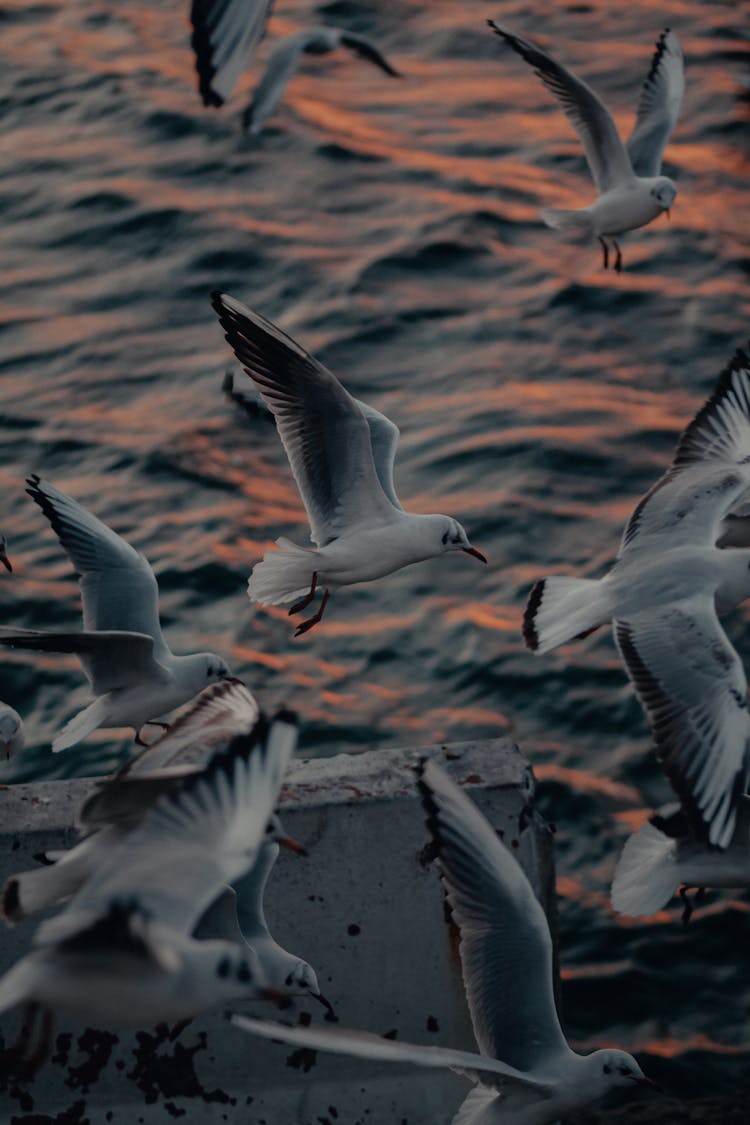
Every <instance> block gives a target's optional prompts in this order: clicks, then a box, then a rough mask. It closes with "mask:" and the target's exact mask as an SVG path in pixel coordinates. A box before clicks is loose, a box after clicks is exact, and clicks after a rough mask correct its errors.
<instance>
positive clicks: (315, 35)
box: [242, 27, 401, 134]
mask: <svg viewBox="0 0 750 1125" xmlns="http://www.w3.org/2000/svg"><path fill="white" fill-rule="evenodd" d="M337 47H347V48H349V50H350V51H353V52H354V53H355V54H357V55H359V56H360V57H361V58H363V59H367V60H368V61H369V62H372V63H374V64H375V66H378V67H380V69H381V70H383V71H385V73H386V74H389V75H390V76H391V78H400V77H401V75H400V74H399V72H398V71H397V70H395V69H394V68H393V67H392V66H391V64H390V63H389V62H388V60H387V59H386V58H385V56H384V55H382V54H381V53H380V51H379V50H378V48H377V47H376V46H375V44H374V43H372V42H371V41H370V40H369V39H365V38H364V37H363V36H361V35H354V34H352V33H351V32H349V31H344V30H343V28H340V27H310V28H305V29H304V30H303V31H295V32H293V33H292V34H291V35H287V36H285V38H284V39H282V40H280V42H279V43H277V44H276V46H275V47H274V49H273V50H272V51H271V54H270V55H269V58H268V64H267V66H266V72H265V74H264V75H263V77H262V78H261V80H260V82H259V83H258V86H257V88H256V90H255V93H254V94H253V100H252V101H251V103H250V105H249V106H248V107H247V109H246V110H245V112H244V114H243V118H242V124H243V127H244V129H245V132H247V133H252V134H257V133H260V131H261V130H262V128H263V125H264V123H265V121H266V120H267V118H269V117H270V116H271V114H272V113H273V112H274V110H275V109H276V107H277V105H278V104H279V102H280V101H281V99H282V98H283V96H284V91H285V89H286V87H287V83H288V82H289V79H290V78H291V77H292V75H293V74H294V72H295V71H296V70H297V67H298V66H299V64H300V61H301V59H302V56H303V55H326V54H328V53H329V52H330V51H335V50H336V49H337Z"/></svg>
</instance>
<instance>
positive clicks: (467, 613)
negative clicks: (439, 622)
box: [445, 602, 521, 633]
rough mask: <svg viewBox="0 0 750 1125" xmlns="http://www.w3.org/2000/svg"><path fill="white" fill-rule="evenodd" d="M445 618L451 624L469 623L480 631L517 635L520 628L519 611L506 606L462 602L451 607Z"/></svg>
mask: <svg viewBox="0 0 750 1125" xmlns="http://www.w3.org/2000/svg"><path fill="white" fill-rule="evenodd" d="M445 617H446V619H447V620H448V621H450V622H451V623H453V624H459V625H460V624H463V623H464V622H469V623H470V624H471V625H477V626H479V628H480V629H491V630H493V631H494V632H497V633H517V632H518V630H519V629H520V627H521V611H520V610H519V609H518V608H517V607H514V608H510V607H507V606H491V605H487V603H486V602H462V603H461V604H460V605H455V606H451V607H450V608H448V609H447V610H446V612H445Z"/></svg>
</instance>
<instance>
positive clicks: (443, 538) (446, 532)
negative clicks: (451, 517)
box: [441, 531, 450, 546]
mask: <svg viewBox="0 0 750 1125" xmlns="http://www.w3.org/2000/svg"><path fill="white" fill-rule="evenodd" d="M449 536H450V531H445V532H443V537H442V539H441V542H442V544H443V546H445V544H446V543H447V542H448V537H449Z"/></svg>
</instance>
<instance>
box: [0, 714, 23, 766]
mask: <svg viewBox="0 0 750 1125" xmlns="http://www.w3.org/2000/svg"><path fill="white" fill-rule="evenodd" d="M25 745H26V734H25V732H24V729H23V719H22V718H21V716H20V715H19V714H18V711H16V710H14V709H13V707H11V706H10V704H9V703H0V751H3V752H4V754H5V757H6V758H10V756H11V754H19V753H20V752H21V750H23V748H24V746H25Z"/></svg>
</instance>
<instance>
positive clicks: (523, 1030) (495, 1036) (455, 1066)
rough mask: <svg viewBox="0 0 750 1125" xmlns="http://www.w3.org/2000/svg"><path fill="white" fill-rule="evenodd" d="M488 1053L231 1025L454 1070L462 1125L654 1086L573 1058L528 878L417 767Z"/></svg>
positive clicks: (537, 1117)
mask: <svg viewBox="0 0 750 1125" xmlns="http://www.w3.org/2000/svg"><path fill="white" fill-rule="evenodd" d="M419 774H420V788H421V790H422V798H423V802H424V805H425V808H426V810H427V825H428V827H429V829H430V832H431V834H432V837H433V840H434V842H435V846H436V850H437V858H438V863H439V865H440V873H441V876H442V880H443V885H444V887H445V890H446V894H447V897H448V903H449V905H450V908H451V911H452V916H453V921H454V922H455V923H456V925H457V926H458V929H459V931H460V934H461V946H460V950H461V964H462V969H463V978H464V987H465V989H466V998H467V1001H468V1004H469V1011H470V1013H471V1019H472V1024H473V1027H474V1034H475V1036H476V1039H477V1044H478V1046H479V1050H480V1052H481V1054H474V1053H472V1052H470V1051H458V1050H453V1049H451V1048H447V1047H432V1046H422V1045H418V1044H416V1043H402V1042H398V1041H393V1040H391V1039H384V1038H380V1037H379V1036H377V1035H371V1034H368V1033H366V1032H361V1031H350V1030H344V1029H341V1030H339V1029H333V1028H331V1029H329V1028H321V1027H293V1028H290V1027H286V1026H284V1025H281V1024H278V1023H274V1022H271V1021H265V1020H255V1019H246V1018H245V1017H244V1016H233V1017H232V1019H233V1022H234V1023H235V1024H236V1025H237V1026H238V1027H241V1028H243V1029H244V1030H245V1031H250V1032H253V1033H254V1034H256V1035H261V1036H262V1037H263V1038H265V1039H273V1040H276V1041H279V1040H280V1041H281V1042H283V1043H290V1044H292V1045H294V1046H302V1047H309V1048H312V1049H313V1050H327V1051H335V1052H336V1053H338V1054H344V1055H353V1056H355V1057H357V1058H366V1059H382V1060H384V1061H388V1062H401V1063H412V1064H414V1065H416V1066H426V1067H437V1068H442V1069H451V1070H456V1071H458V1072H459V1073H460V1074H462V1075H464V1076H465V1077H467V1078H469V1079H470V1080H471V1081H472V1082H474V1083H475V1084H476V1085H475V1088H474V1090H472V1092H471V1093H470V1094H469V1095H468V1097H467V1098H466V1099H465V1101H464V1103H463V1105H462V1106H461V1108H460V1109H459V1111H458V1114H457V1115H456V1117H454V1119H453V1121H454V1125H495V1123H497V1125H545V1123H548V1122H553V1121H557V1120H558V1119H559V1118H561V1117H564V1116H567V1115H568V1114H570V1113H575V1112H576V1111H577V1110H579V1109H582V1108H583V1107H584V1106H587V1105H588V1104H589V1103H590V1102H592V1101H595V1100H596V1099H597V1098H599V1097H601V1096H602V1095H604V1094H605V1093H607V1091H609V1090H611V1089H613V1088H614V1087H617V1086H625V1087H630V1088H633V1087H634V1086H636V1085H648V1086H653V1085H654V1083H653V1082H652V1081H651V1080H650V1079H648V1078H646V1077H645V1076H644V1074H643V1072H642V1071H641V1068H640V1067H639V1066H638V1063H637V1062H636V1061H635V1059H634V1058H633V1057H632V1056H631V1055H628V1054H626V1053H625V1052H624V1051H618V1050H614V1049H606V1050H600V1051H594V1052H593V1054H590V1055H579V1054H577V1053H576V1052H575V1051H572V1050H571V1049H570V1047H569V1046H568V1043H567V1041H566V1039H565V1036H564V1035H563V1032H562V1028H561V1027H560V1022H559V1020H558V1018H557V1012H556V1010H555V1000H554V990H553V983H552V964H553V953H552V938H551V937H550V932H549V926H548V925H547V919H546V918H545V915H544V911H543V910H542V908H541V906H540V905H539V902H538V901H537V899H536V897H535V896H534V892H533V890H532V889H531V885H530V884H529V881H528V879H527V878H526V875H525V874H524V872H523V870H522V869H521V867H520V866H519V864H518V863H517V862H516V860H515V859H514V857H513V856H512V855H511V853H510V852H509V851H508V849H507V848H506V847H505V845H504V844H503V843H501V841H500V839H499V838H498V836H497V834H496V833H495V831H494V829H493V828H492V827H491V826H490V824H489V823H488V822H487V820H485V818H484V817H483V816H482V814H481V813H480V812H479V810H478V809H477V807H476V805H474V804H473V803H472V801H470V800H469V798H468V797H467V796H466V794H465V793H463V792H462V791H461V790H460V789H459V788H458V786H456V785H455V784H454V782H452V781H451V779H450V778H449V777H448V775H447V774H446V773H445V772H444V771H443V770H442V769H441V767H440V766H439V765H438V764H437V763H436V762H434V761H427V762H423V763H422V764H421V766H420V767H419Z"/></svg>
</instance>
